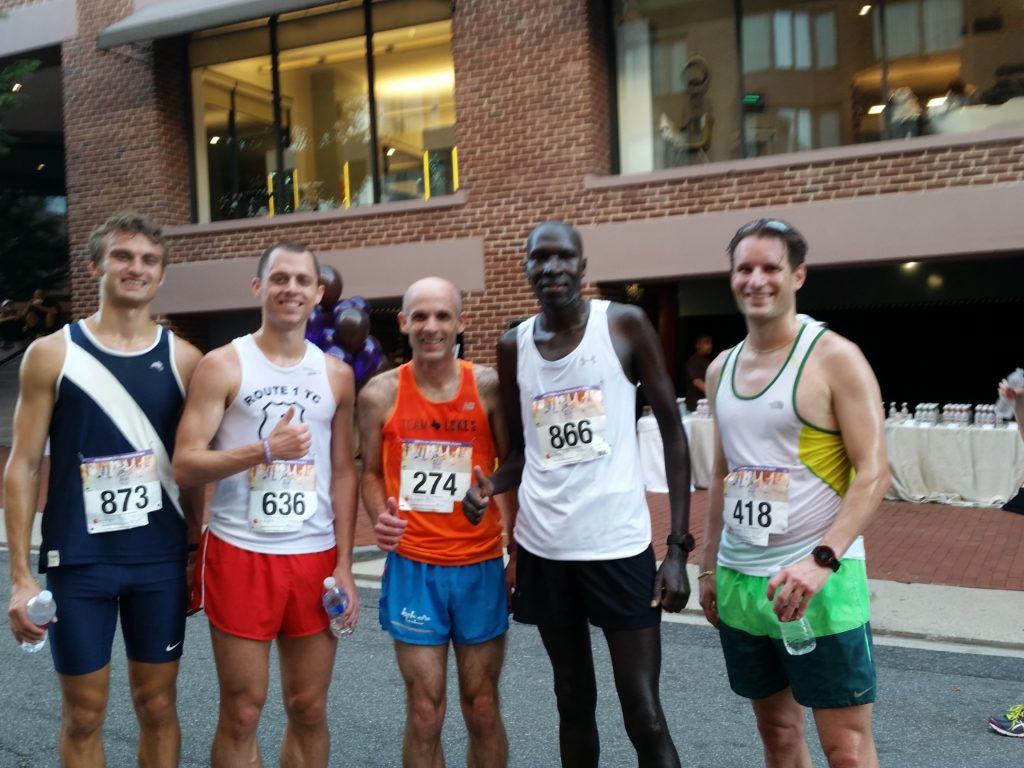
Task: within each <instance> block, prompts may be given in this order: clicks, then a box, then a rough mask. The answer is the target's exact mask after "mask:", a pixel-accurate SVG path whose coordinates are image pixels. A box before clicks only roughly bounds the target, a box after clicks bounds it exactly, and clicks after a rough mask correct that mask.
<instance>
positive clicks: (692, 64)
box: [610, 0, 1024, 173]
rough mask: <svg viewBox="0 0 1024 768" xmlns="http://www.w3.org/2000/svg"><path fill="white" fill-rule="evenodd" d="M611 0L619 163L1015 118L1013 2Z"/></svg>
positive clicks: (1023, 78) (694, 160)
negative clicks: (1010, 5) (1011, 5)
mask: <svg viewBox="0 0 1024 768" xmlns="http://www.w3.org/2000/svg"><path fill="white" fill-rule="evenodd" d="M610 5H611V16H612V25H613V38H614V39H613V44H614V47H615V52H616V68H617V71H616V100H617V107H618V110H617V124H616V127H617V133H618V154H619V158H618V159H619V167H620V170H621V171H622V172H623V173H636V172H646V171H651V170H656V169H660V168H669V167H674V166H681V165H689V164H699V163H707V162H714V161H718V160H730V159H736V158H743V157H755V156H762V155H772V154H778V153H783V152H796V151H802V150H807V149H815V148H820V147H832V146H839V145H844V144H855V143H860V142H868V141H878V140H881V139H891V138H913V137H915V136H919V135H925V134H943V133H955V132H961V131H971V130H983V129H986V128H992V127H1001V126H1007V125H1024V64H1022V63H1021V55H1020V51H1022V50H1024V6H1021V5H1020V4H1017V6H1015V7H1014V9H1012V10H1011V9H1009V8H1008V7H1006V4H1005V3H1004V4H999V3H993V2H984V1H983V0H884V2H875V3H866V2H863V0H739V2H734V3H723V2H718V0H610ZM1000 8H1002V10H1000Z"/></svg>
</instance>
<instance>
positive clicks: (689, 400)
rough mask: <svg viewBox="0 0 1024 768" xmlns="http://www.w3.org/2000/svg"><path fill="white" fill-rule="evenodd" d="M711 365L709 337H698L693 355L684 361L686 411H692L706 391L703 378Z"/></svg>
mask: <svg viewBox="0 0 1024 768" xmlns="http://www.w3.org/2000/svg"><path fill="white" fill-rule="evenodd" d="M709 365H711V337H710V336H709V335H707V334H704V335H703V336H698V337H697V341H696V343H695V344H694V345H693V354H692V355H690V358H689V359H688V360H687V361H686V410H688V411H694V410H696V408H697V401H698V400H700V399H701V398H702V397H704V393H705V392H706V391H707V389H706V387H705V385H704V377H705V376H706V375H707V372H708V366H709Z"/></svg>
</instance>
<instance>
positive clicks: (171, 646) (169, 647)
mask: <svg viewBox="0 0 1024 768" xmlns="http://www.w3.org/2000/svg"><path fill="white" fill-rule="evenodd" d="M179 645H181V640H179V641H178V642H176V643H175V644H174V645H168V646H167V647H166V648H164V650H165V651H167V652H168V653H170V652H171V651H173V650H174V649H175V648H177V647H178V646H179ZM868 690H871V689H870V688H869V689H868ZM856 695H857V694H854V696H856Z"/></svg>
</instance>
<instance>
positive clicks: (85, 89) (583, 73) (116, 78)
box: [0, 0, 1024, 362]
mask: <svg viewBox="0 0 1024 768" xmlns="http://www.w3.org/2000/svg"><path fill="white" fill-rule="evenodd" d="M13 4H16V3H13ZM11 5H12V2H11V0H0V8H2V7H5V6H7V7H9V6H11ZM130 6H131V2H130V1H129V0H79V9H80V14H81V16H80V25H81V31H82V37H81V38H80V39H79V40H76V41H74V42H72V43H70V44H68V45H67V46H65V50H64V65H65V120H66V123H67V133H66V138H67V147H68V150H67V151H68V185H69V211H70V236H71V242H72V243H74V244H76V245H77V244H79V243H83V242H84V240H85V237H86V235H87V233H88V231H89V230H90V229H91V228H92V227H93V226H94V225H95V224H96V223H98V222H99V221H101V220H102V219H103V218H105V217H106V216H107V215H108V214H109V213H110V212H111V211H113V210H116V209H117V208H120V207H125V206H132V207H135V208H137V209H138V210H141V211H143V212H145V213H149V214H151V215H153V216H155V217H156V218H158V219H159V220H161V221H163V222H165V223H168V224H174V223H185V222H188V221H189V217H190V206H189V198H190V194H191V187H190V185H191V180H190V178H189V173H190V171H189V168H190V158H189V149H188V147H187V138H186V137H187V134H188V128H187V125H186V122H187V120H188V112H189V108H188V105H187V103H186V101H187V99H186V89H185V79H184V74H183V70H184V56H183V53H182V51H181V50H180V49H179V48H177V47H176V46H174V45H172V44H170V43H157V44H156V46H155V47H154V46H137V45H136V46H125V47H122V48H119V49H117V50H116V51H114V52H109V53H103V52H99V51H97V50H96V48H95V34H96V32H97V31H98V30H99V29H100V28H102V27H103V26H104V25H106V24H108V23H110V22H112V21H114V20H116V19H117V18H119V17H121V16H123V15H124V14H125V13H127V12H128V11H129V10H130ZM602 8H603V5H602V3H601V2H599V0H459V2H458V4H457V5H456V12H455V16H454V19H453V28H454V34H453V43H452V47H453V55H454V60H455V70H456V94H455V95H456V113H457V125H456V133H457V140H458V147H459V176H460V183H461V185H462V186H461V189H462V191H463V192H464V193H465V195H466V202H465V204H463V205H455V206H451V207H446V208H442V209H435V210H424V211H412V212H403V213H382V214H377V215H374V214H372V213H371V214H370V215H365V216H360V217H358V218H341V219H339V218H334V219H331V220H324V221H322V222H317V223H313V224H310V223H301V224H288V223H286V222H285V223H282V224H281V225H279V226H271V227H261V228H259V229H251V230H246V229H242V230H236V231H233V232H223V233H217V234H203V235H198V234H190V235H183V236H179V237H177V238H175V242H174V252H173V255H172V259H173V260H174V261H194V260H205V259H224V258H236V257H241V256H254V255H257V254H258V253H259V252H260V251H261V250H262V249H263V248H264V247H265V246H266V245H267V244H268V243H271V242H274V241H277V240H283V239H288V240H297V241H299V242H305V243H308V244H309V245H310V247H312V248H313V249H316V250H325V249H335V248H345V247H359V246H365V245H386V244H394V243H403V242H415V241H420V240H433V239H439V238H449V237H469V236H480V237H482V238H483V239H484V243H485V277H486V284H487V290H486V292H484V293H477V294H474V295H471V296H470V297H468V299H467V301H466V308H467V310H468V311H469V312H470V316H471V319H470V327H469V330H468V332H467V334H466V352H467V355H469V356H470V357H473V358H475V359H477V360H480V361H482V362H486V361H491V362H492V361H493V357H494V355H493V350H494V343H495V341H496V340H497V338H498V336H499V335H500V334H501V332H503V331H504V329H505V328H506V327H507V324H508V321H509V320H511V319H514V318H520V317H523V316H526V315H528V314H530V313H532V312H533V311H534V308H535V303H534V301H533V297H532V295H531V294H530V293H529V291H528V289H527V286H526V283H525V280H524V279H523V276H522V268H521V263H522V244H523V241H524V239H525V237H526V235H527V234H528V233H529V231H530V229H531V228H532V227H533V226H534V225H535V224H537V223H538V222H540V221H542V220H544V219H546V218H551V217H558V218H565V219H567V220H569V221H571V222H574V223H577V224H594V223H601V222H608V221H622V220H628V219H642V218H652V217H659V216H668V215H678V214H688V213H703V212H708V211H721V210H728V209H744V208H748V207H752V206H767V205H783V204H793V203H800V202H810V201H816V200H825V199H835V198H844V197H854V196H861V195H886V194H892V193H896V192H900V193H915V192H919V193H924V192H926V191H928V190H931V189H936V188H944V187H952V186H961V185H979V184H1020V183H1021V182H1022V181H1024V146H1022V145H1021V144H1020V142H1013V141H1005V140H1004V141H990V142H978V143H977V144H974V145H967V146H962V147H955V148H941V149H936V148H928V147H924V148H918V149H914V145H913V142H910V143H908V145H907V151H904V152H902V153H900V154H899V155H892V156H885V155H883V154H881V153H880V154H879V155H878V156H870V157H862V158H859V159H844V160H827V161H822V162H818V163H809V162H799V163H794V164H793V165H791V166H789V167H786V168H773V169H770V170H756V169H752V170H728V171H721V170H719V171H716V169H715V166H710V167H709V172H708V174H706V175H703V176H687V177H686V178H681V179H677V180H672V181H664V180H663V181H652V182H650V183H644V184H637V185H631V186H622V187H616V188H612V189H600V190H586V189H584V186H583V176H584V175H585V174H589V173H595V174H605V173H608V171H609V164H610V154H611V152H610V145H609V142H610V140H609V129H608V126H609V110H610V103H609V83H610V79H609V73H608V71H607V61H606V57H607V51H606V45H605V39H604V36H605V23H606V22H605V19H604V18H603V11H602ZM154 52H155V53H154ZM154 61H156V62H157V66H156V67H154ZM76 253H80V249H78V250H76ZM590 291H591V292H593V287H591V288H590ZM94 301H95V285H94V284H92V283H91V281H88V280H87V279H86V278H85V277H84V273H83V271H82V269H81V267H80V266H76V269H75V270H74V311H75V313H76V314H82V313H84V312H86V311H89V310H90V309H91V307H92V306H93V304H94ZM176 321H177V322H179V323H180V325H179V327H180V328H181V330H182V331H183V332H184V333H186V334H188V333H189V332H190V329H192V330H191V332H193V333H198V332H199V325H198V324H196V323H194V322H193V323H189V322H188V321H187V319H186V318H176ZM196 340H197V342H199V343H202V340H201V339H196Z"/></svg>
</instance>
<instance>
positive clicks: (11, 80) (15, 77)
mask: <svg viewBox="0 0 1024 768" xmlns="http://www.w3.org/2000/svg"><path fill="white" fill-rule="evenodd" d="M38 67H39V62H38V61H35V60H32V59H22V60H19V61H16V62H14V63H13V64H10V65H8V66H6V67H4V68H3V69H0V155H6V154H7V153H8V152H10V151H11V143H12V142H11V137H10V136H8V135H7V131H6V130H5V129H4V119H5V118H6V117H7V114H8V113H9V112H11V111H12V110H14V109H16V108H17V107H18V105H19V104H21V102H22V101H23V100H24V99H25V95H24V94H23V93H22V92H20V91H12V90H11V88H13V87H14V84H15V83H24V82H25V81H26V80H27V79H28V78H29V76H30V75H31V74H32V73H33V72H35V71H36V69H37V68H38Z"/></svg>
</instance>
